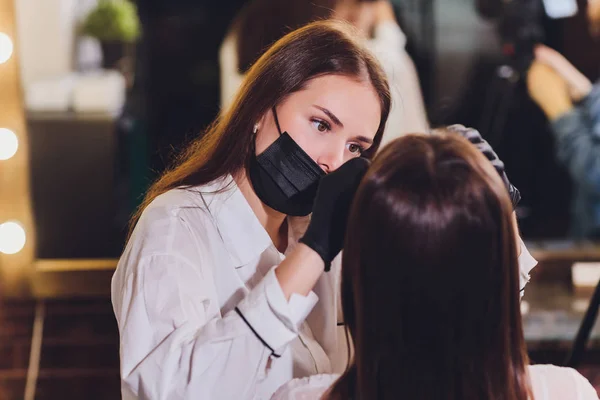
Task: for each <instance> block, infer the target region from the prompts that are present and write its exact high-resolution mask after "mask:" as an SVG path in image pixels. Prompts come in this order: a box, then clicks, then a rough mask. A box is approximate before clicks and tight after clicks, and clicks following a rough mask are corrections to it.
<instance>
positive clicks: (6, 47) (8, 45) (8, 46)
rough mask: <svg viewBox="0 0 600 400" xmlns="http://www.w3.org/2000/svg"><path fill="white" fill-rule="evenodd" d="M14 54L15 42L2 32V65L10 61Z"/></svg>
mask: <svg viewBox="0 0 600 400" xmlns="http://www.w3.org/2000/svg"><path fill="white" fill-rule="evenodd" d="M12 53H13V42H12V40H10V37H8V35H7V34H6V33H2V32H0V64H2V63H5V62H7V61H8V59H9V58H10V56H12Z"/></svg>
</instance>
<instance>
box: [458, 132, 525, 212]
mask: <svg viewBox="0 0 600 400" xmlns="http://www.w3.org/2000/svg"><path fill="white" fill-rule="evenodd" d="M448 130H449V131H451V132H454V133H458V134H459V135H461V136H462V137H464V138H466V139H467V140H468V141H469V142H471V143H473V144H474V145H475V147H477V148H478V149H479V151H481V152H482V153H483V155H484V156H486V157H487V159H488V160H490V162H491V163H492V165H493V166H494V168H496V171H498V174H500V177H501V178H502V181H503V182H504V184H505V185H506V188H507V189H508V195H509V197H510V201H511V202H512V205H513V208H516V207H517V204H519V201H521V193H520V192H519V189H517V188H516V187H514V186H513V184H512V183H510V181H509V180H508V176H506V171H505V170H504V163H503V162H502V161H501V160H500V159H499V158H498V155H497V154H496V153H495V152H494V149H492V146H490V144H489V143H488V142H486V141H485V140H484V139H483V138H482V137H481V134H480V133H479V132H478V131H477V130H476V129H473V128H467V127H465V126H463V125H451V126H449V127H448Z"/></svg>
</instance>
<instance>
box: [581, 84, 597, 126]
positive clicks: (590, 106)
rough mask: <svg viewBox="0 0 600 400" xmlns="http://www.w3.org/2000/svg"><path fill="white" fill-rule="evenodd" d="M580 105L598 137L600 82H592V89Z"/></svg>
mask: <svg viewBox="0 0 600 400" xmlns="http://www.w3.org/2000/svg"><path fill="white" fill-rule="evenodd" d="M581 105H582V107H583V109H584V110H585V112H586V114H587V116H588V118H589V119H590V121H591V122H592V133H593V134H594V135H595V136H596V137H600V83H596V84H594V86H593V87H592V91H591V92H590V93H589V94H588V95H587V96H586V97H585V98H584V99H583V101H582V102H581Z"/></svg>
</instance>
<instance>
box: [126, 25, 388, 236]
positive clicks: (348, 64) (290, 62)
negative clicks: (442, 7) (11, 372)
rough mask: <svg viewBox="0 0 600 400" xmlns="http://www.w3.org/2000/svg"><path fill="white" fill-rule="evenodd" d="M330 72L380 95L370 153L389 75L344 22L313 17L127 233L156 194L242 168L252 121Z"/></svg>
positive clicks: (184, 159) (245, 88)
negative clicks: (378, 112) (363, 85)
mask: <svg viewBox="0 0 600 400" xmlns="http://www.w3.org/2000/svg"><path fill="white" fill-rule="evenodd" d="M334 74H335V75H344V76H348V77H352V78H354V79H357V80H361V81H367V82H370V83H371V85H372V86H373V88H374V89H375V91H376V93H377V94H378V97H379V101H380V106H381V120H380V123H379V127H378V129H377V132H376V134H375V138H374V143H373V145H372V146H371V147H370V148H369V150H368V151H367V152H365V153H364V156H365V157H369V158H370V157H372V156H373V155H374V154H375V152H377V149H378V147H379V144H380V142H381V136H382V135H383V130H384V127H385V123H386V121H387V117H388V114H389V111H390V91H389V86H388V83H387V79H386V78H385V75H384V72H383V70H382V69H381V66H380V65H379V63H378V62H377V61H376V60H375V59H374V57H373V56H372V55H371V53H370V52H369V51H367V50H366V49H365V48H364V47H363V46H362V45H361V44H360V40H359V39H358V36H357V34H356V33H354V32H353V29H352V28H351V27H350V26H349V25H348V24H345V23H341V22H337V21H320V22H315V23H312V24H309V25H306V26H304V27H302V28H300V29H297V30H296V31H294V32H291V33H289V34H287V35H286V36H284V37H283V38H281V39H280V40H279V41H277V43H275V44H274V45H273V46H272V47H271V48H270V49H269V50H268V51H267V52H266V53H265V54H264V55H263V56H262V57H261V58H260V59H259V60H258V61H257V62H256V64H254V65H253V66H252V68H251V69H250V71H249V72H248V74H247V76H246V78H245V79H244V82H243V84H242V86H241V88H240V90H239V92H238V94H237V95H236V97H235V99H234V101H233V104H232V105H231V106H230V107H229V108H228V109H227V110H226V111H225V112H224V113H223V114H222V115H220V116H219V117H218V118H217V119H216V121H215V122H214V123H213V124H212V125H211V126H210V127H209V128H208V130H207V132H206V133H205V134H204V135H203V136H201V137H200V138H198V139H197V140H195V141H194V142H192V144H191V145H190V146H189V147H188V148H187V149H186V150H185V151H184V153H183V154H182V155H181V156H180V158H179V161H178V162H177V163H176V164H175V165H174V167H172V168H170V169H169V170H167V171H166V172H165V173H164V174H163V175H162V176H161V177H160V178H159V179H158V180H157V181H156V182H155V183H154V184H153V185H152V186H151V187H150V189H149V190H148V193H147V195H146V197H145V199H144V201H143V203H142V205H141V206H140V208H139V209H138V211H137V213H136V214H135V215H134V217H133V218H132V222H131V229H130V232H131V230H132V229H133V226H134V225H135V223H136V222H137V220H138V219H139V217H140V215H141V212H142V211H143V209H144V208H145V207H146V206H147V205H148V204H150V203H151V202H152V200H154V199H155V198H156V197H157V196H159V195H161V194H163V193H165V192H167V191H169V190H171V189H174V188H176V187H191V186H196V185H203V184H206V183H209V182H212V181H214V180H216V179H218V178H221V177H224V176H227V175H228V174H231V175H236V174H238V173H240V172H241V171H243V170H244V168H246V167H247V166H248V164H249V161H250V159H251V157H252V156H253V152H254V140H255V136H254V135H253V134H252V127H253V125H254V124H255V123H256V122H258V121H259V120H260V118H261V117H262V116H263V115H264V114H265V113H266V112H267V111H268V110H271V109H272V108H273V107H274V106H276V105H277V104H278V103H280V102H281V101H283V100H284V99H285V98H286V97H287V96H289V95H290V94H291V93H294V92H297V91H300V90H302V89H303V88H304V87H305V85H306V84H307V82H308V81H309V80H311V79H313V78H316V77H319V76H323V75H334Z"/></svg>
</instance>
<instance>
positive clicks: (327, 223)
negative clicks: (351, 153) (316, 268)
mask: <svg viewBox="0 0 600 400" xmlns="http://www.w3.org/2000/svg"><path fill="white" fill-rule="evenodd" d="M369 165H370V161H369V160H367V159H366V158H362V157H361V158H354V159H352V160H350V161H348V162H346V163H345V164H343V165H342V166H341V167H340V168H338V169H337V170H335V171H333V172H332V173H330V174H328V175H326V176H325V177H323V178H321V181H320V182H319V188H318V189H317V195H316V197H315V203H314V206H313V212H312V216H311V220H310V224H309V225H308V229H307V230H306V232H305V234H304V236H303V237H302V238H301V239H300V242H301V243H304V244H305V245H307V246H308V247H310V248H312V249H313V250H314V251H316V252H317V253H318V254H319V255H320V256H321V258H322V259H323V261H325V271H328V270H329V268H330V265H331V261H332V260H333V259H334V258H335V257H336V256H337V255H338V253H339V252H340V251H341V250H342V246H343V244H344V236H345V234H346V225H347V222H348V214H349V212H350V206H351V204H352V199H353V198H354V194H355V193H356V190H357V189H358V186H359V184H360V182H361V180H362V178H363V176H364V175H365V173H366V172H367V169H368V168H369Z"/></svg>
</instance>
